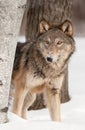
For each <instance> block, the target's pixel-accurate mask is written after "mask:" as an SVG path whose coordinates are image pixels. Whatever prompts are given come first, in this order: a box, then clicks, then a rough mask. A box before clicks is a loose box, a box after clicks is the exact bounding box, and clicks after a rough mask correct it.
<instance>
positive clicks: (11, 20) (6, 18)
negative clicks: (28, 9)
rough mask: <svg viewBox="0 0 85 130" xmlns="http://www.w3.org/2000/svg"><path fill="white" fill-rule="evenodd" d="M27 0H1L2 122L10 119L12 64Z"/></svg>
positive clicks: (0, 98)
mask: <svg viewBox="0 0 85 130" xmlns="http://www.w3.org/2000/svg"><path fill="white" fill-rule="evenodd" d="M24 4H25V0H0V123H4V122H7V121H8V118H7V111H8V97H9V90H10V81H11V73H12V66H13V60H14V54H15V48H16V44H17V38H18V33H19V28H20V24H21V19H22V15H23V12H24V9H23V5H24Z"/></svg>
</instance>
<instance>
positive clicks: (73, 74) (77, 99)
mask: <svg viewBox="0 0 85 130" xmlns="http://www.w3.org/2000/svg"><path fill="white" fill-rule="evenodd" d="M75 41H76V52H75V54H74V55H73V57H72V59H71V60H70V65H69V92H70V95H71V100H70V101H69V102H67V103H64V104H61V119H62V120H61V122H53V121H51V120H50V116H49V112H48V110H47V109H42V110H37V111H29V112H28V115H27V117H28V119H27V120H24V119H22V118H20V117H18V116H17V115H15V114H13V113H11V112H8V117H9V122H8V123H6V124H1V125H0V130H19V129H20V130H24V129H25V130H85V103H84V102H85V87H84V86H85V43H84V42H85V38H75Z"/></svg>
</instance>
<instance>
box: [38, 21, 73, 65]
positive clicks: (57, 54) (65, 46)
mask: <svg viewBox="0 0 85 130" xmlns="http://www.w3.org/2000/svg"><path fill="white" fill-rule="evenodd" d="M40 28H41V33H42V35H41V36H40V37H39V38H38V47H39V50H40V52H41V53H42V55H43V57H44V58H45V60H46V62H48V63H49V64H50V65H54V66H55V65H57V66H58V67H60V66H63V64H65V62H66V61H68V59H69V57H70V56H71V54H72V53H73V52H74V49H75V46H74V40H73V38H72V35H73V28H72V24H71V22H70V21H65V22H64V23H63V24H62V25H60V26H59V27H54V28H50V26H49V24H48V23H46V22H41V24H40ZM47 30H48V31H47ZM45 31H46V32H45ZM43 32H44V33H43Z"/></svg>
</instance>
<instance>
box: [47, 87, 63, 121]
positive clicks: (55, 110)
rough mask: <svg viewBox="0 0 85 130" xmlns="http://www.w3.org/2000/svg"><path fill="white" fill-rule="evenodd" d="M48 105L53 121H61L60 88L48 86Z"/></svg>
mask: <svg viewBox="0 0 85 130" xmlns="http://www.w3.org/2000/svg"><path fill="white" fill-rule="evenodd" d="M46 101H47V107H48V109H49V112H50V116H51V119H52V120H53V121H60V120H61V119H60V90H57V89H56V88H52V89H49V88H46Z"/></svg>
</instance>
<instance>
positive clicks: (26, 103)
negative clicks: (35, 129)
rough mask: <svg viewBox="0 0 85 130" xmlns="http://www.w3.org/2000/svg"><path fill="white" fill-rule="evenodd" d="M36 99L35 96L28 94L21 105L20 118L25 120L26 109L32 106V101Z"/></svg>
mask: <svg viewBox="0 0 85 130" xmlns="http://www.w3.org/2000/svg"><path fill="white" fill-rule="evenodd" d="M35 99H36V94H34V93H31V92H28V93H27V95H26V97H25V99H24V103H23V107H22V115H21V116H22V118H24V119H26V114H27V109H28V108H29V107H30V106H31V105H32V103H33V102H34V100H35Z"/></svg>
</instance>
